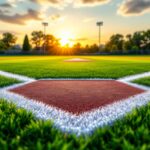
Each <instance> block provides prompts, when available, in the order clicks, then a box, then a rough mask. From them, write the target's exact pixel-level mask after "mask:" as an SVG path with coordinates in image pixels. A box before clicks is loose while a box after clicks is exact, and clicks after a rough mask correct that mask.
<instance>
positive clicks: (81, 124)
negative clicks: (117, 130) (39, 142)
mask: <svg viewBox="0 0 150 150" xmlns="http://www.w3.org/2000/svg"><path fill="white" fill-rule="evenodd" d="M0 97H1V98H4V99H6V100H7V101H8V102H13V103H15V104H16V105H17V106H18V107H22V108H25V109H26V110H28V111H32V112H33V114H34V115H35V116H36V117H37V118H39V119H44V120H49V119H51V120H53V121H54V124H55V126H56V127H58V128H59V129H61V130H62V131H63V132H69V133H75V134H77V135H81V134H90V133H91V132H92V131H94V130H95V129H96V128H98V127H102V126H104V125H109V124H112V123H113V122H114V121H115V120H117V119H119V118H122V117H123V116H124V115H125V114H126V113H128V112H131V111H132V110H133V109H134V108H138V107H140V106H143V105H146V104H147V103H148V102H150V91H148V92H146V93H143V94H139V95H136V96H134V97H130V98H128V99H124V100H121V101H119V102H116V103H113V104H110V105H107V106H105V107H101V108H99V109H95V110H93V111H89V112H86V113H84V114H81V115H79V116H76V115H73V114H71V113H67V112H65V111H62V110H60V109H57V108H55V107H51V106H48V105H45V104H44V103H40V102H37V101H36V100H32V99H27V98H25V97H23V96H20V95H18V94H14V93H11V92H8V91H6V90H0Z"/></svg>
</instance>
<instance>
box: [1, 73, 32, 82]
mask: <svg viewBox="0 0 150 150" xmlns="http://www.w3.org/2000/svg"><path fill="white" fill-rule="evenodd" d="M0 75H2V76H5V77H9V78H14V79H17V80H20V81H24V82H29V81H30V82H32V81H35V79H33V78H29V77H26V76H22V75H17V74H13V73H9V72H5V71H1V70H0Z"/></svg>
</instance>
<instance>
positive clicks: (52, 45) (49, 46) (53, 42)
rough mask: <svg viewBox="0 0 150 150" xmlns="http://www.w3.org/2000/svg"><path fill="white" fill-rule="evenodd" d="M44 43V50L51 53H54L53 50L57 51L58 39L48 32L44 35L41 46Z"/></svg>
mask: <svg viewBox="0 0 150 150" xmlns="http://www.w3.org/2000/svg"><path fill="white" fill-rule="evenodd" d="M44 44H45V47H46V51H47V52H49V53H53V54H54V53H55V51H57V49H58V47H59V45H60V43H59V40H58V39H57V38H56V37H55V36H53V35H50V34H48V35H46V36H45V41H44V43H43V46H44Z"/></svg>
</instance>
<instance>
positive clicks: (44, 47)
mask: <svg viewBox="0 0 150 150" xmlns="http://www.w3.org/2000/svg"><path fill="white" fill-rule="evenodd" d="M42 25H43V27H44V45H43V52H44V53H45V49H46V45H45V44H46V27H47V26H48V23H47V22H42Z"/></svg>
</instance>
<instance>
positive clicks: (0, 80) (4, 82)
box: [0, 76, 20, 87]
mask: <svg viewBox="0 0 150 150" xmlns="http://www.w3.org/2000/svg"><path fill="white" fill-rule="evenodd" d="M19 82H20V81H18V80H16V79H13V78H7V77H4V76H0V87H5V86H8V85H11V84H15V83H19Z"/></svg>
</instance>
